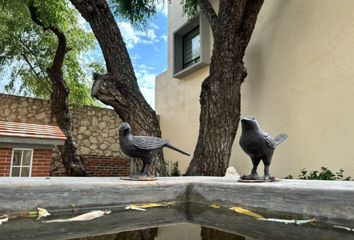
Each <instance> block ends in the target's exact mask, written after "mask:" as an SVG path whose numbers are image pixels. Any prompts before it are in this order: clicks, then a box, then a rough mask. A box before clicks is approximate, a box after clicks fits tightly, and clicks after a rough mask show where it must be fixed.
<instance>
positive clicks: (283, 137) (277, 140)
mask: <svg viewBox="0 0 354 240" xmlns="http://www.w3.org/2000/svg"><path fill="white" fill-rule="evenodd" d="M287 138H288V135H286V134H285V133H281V134H279V135H278V136H276V137H275V138H274V143H275V144H276V146H278V145H279V144H280V143H282V142H283V141H285V140H286V139H287Z"/></svg>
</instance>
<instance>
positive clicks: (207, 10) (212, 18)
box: [198, 0, 218, 33]
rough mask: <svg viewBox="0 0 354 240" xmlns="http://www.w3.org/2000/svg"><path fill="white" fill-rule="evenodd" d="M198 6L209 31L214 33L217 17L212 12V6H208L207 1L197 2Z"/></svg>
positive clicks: (199, 0)
mask: <svg viewBox="0 0 354 240" xmlns="http://www.w3.org/2000/svg"><path fill="white" fill-rule="evenodd" d="M198 6H199V8H200V9H201V10H202V12H203V13H204V15H205V16H206V17H207V19H208V22H209V24H210V26H211V30H212V31H213V33H215V32H216V31H217V26H218V16H217V15H216V13H215V11H214V8H213V6H212V5H211V4H210V2H209V0H198Z"/></svg>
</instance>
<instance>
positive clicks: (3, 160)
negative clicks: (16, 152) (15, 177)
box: [0, 148, 12, 177]
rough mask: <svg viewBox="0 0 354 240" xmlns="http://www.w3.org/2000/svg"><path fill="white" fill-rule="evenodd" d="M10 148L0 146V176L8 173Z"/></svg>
mask: <svg viewBox="0 0 354 240" xmlns="http://www.w3.org/2000/svg"><path fill="white" fill-rule="evenodd" d="M11 154H12V149H11V148H0V177H5V176H9V175H10V166H11Z"/></svg>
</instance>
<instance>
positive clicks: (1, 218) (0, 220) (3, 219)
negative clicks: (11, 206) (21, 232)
mask: <svg viewBox="0 0 354 240" xmlns="http://www.w3.org/2000/svg"><path fill="white" fill-rule="evenodd" d="M7 221H9V216H8V215H2V216H0V225H2V223H4V222H7Z"/></svg>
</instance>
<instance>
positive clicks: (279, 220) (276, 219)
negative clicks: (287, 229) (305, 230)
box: [257, 218, 318, 225]
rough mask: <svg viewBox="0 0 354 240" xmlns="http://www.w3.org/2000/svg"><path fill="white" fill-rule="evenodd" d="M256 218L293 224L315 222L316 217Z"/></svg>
mask: <svg viewBox="0 0 354 240" xmlns="http://www.w3.org/2000/svg"><path fill="white" fill-rule="evenodd" d="M257 220H261V221H267V222H278V223H285V224H295V225H303V224H306V223H317V222H318V220H317V219H316V218H311V219H304V220H297V219H280V218H257Z"/></svg>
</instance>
